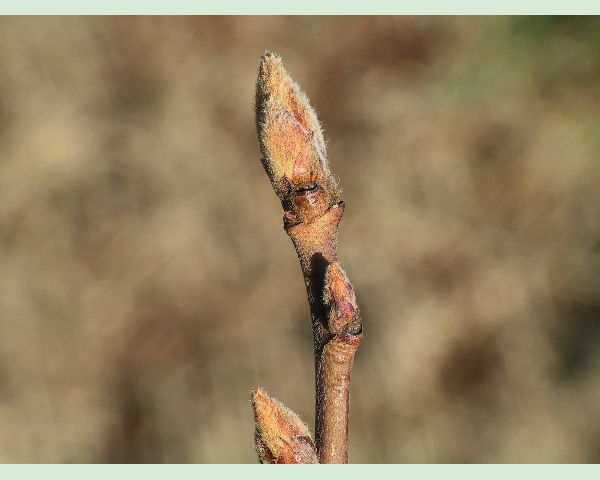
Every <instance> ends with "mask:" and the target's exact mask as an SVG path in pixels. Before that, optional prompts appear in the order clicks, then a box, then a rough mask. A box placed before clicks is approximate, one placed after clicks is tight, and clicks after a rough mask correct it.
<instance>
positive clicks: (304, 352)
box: [0, 17, 600, 462]
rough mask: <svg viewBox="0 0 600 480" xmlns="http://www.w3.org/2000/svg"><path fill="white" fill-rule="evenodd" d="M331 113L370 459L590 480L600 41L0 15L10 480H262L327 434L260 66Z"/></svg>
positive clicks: (431, 28)
mask: <svg viewBox="0 0 600 480" xmlns="http://www.w3.org/2000/svg"><path fill="white" fill-rule="evenodd" d="M265 49H270V50H274V51H277V52H279V53H280V54H281V55H282V56H283V58H284V62H285V64H286V66H287V68H288V70H289V71H290V73H291V74H292V76H293V77H294V78H295V79H296V80H297V81H298V82H299V83H300V84H301V85H302V87H303V89H304V90H305V91H306V92H307V93H308V95H309V96H310V98H311V100H312V102H313V104H314V105H315V106H316V108H317V110H318V112H319V115H320V118H321V120H322V121H323V123H324V126H325V134H326V137H327V138H328V139H329V146H328V151H329V156H330V159H331V163H332V168H333V171H334V172H335V173H336V175H338V176H339V178H340V181H341V184H342V187H343V189H344V199H345V201H346V204H347V209H346V214H345V217H344V220H343V222H342V225H341V230H340V249H341V252H340V255H341V260H342V264H343V265H344V268H345V269H346V270H347V272H348V273H349V275H350V278H351V279H352V281H353V283H354V285H355V287H356V290H357V294H358V300H359V303H360V305H361V307H362V310H363V317H364V322H365V333H366V341H365V343H364V345H363V346H362V347H361V349H360V351H359V353H358V356H357V360H356V363H355V370H354V376H353V389H352V418H351V427H350V428H351V441H350V460H351V462H598V461H600V195H599V190H600V162H599V161H598V156H599V154H600V114H599V108H598V105H600V81H599V79H600V75H599V74H600V22H599V21H598V19H597V18H593V17H591V18H568V17H557V18H535V17H529V18H506V17H503V18H500V17H498V18H477V17H473V18H433V17H427V18H425V17H423V18H357V17H354V18H350V17H346V18H343V17H340V18H336V17H321V18H310V17H296V18H280V17H268V18H267V17H265V18H252V17H239V18H236V17H229V18H160V17H155V18H150V17H149V18H3V19H1V20H0V426H1V427H0V461H3V462H255V461H256V456H255V453H254V450H253V446H252V440H253V423H252V412H251V408H250V405H249V394H250V389H251V388H252V387H254V386H256V385H262V386H263V387H265V388H266V389H267V390H268V391H269V392H270V393H271V394H273V395H275V396H276V397H278V398H280V399H281V400H282V401H283V402H285V403H286V404H287V405H289V406H290V407H291V408H292V409H294V410H295V411H297V412H298V413H299V414H300V415H301V416H302V417H303V418H304V419H305V420H306V421H307V422H308V423H309V425H311V428H312V423H313V383H312V382H313V365H312V336H311V332H310V326H309V320H308V308H307V304H306V299H305V291H304V286H303V282H302V277H301V274H300V270H299V267H298V261H297V259H296V256H295V253H294V251H293V248H292V245H291V242H290V241H289V239H288V238H287V236H286V235H285V233H284V231H283V229H282V220H281V209H280V205H279V203H278V201H277V199H276V197H275V195H274V194H273V192H272V191H271V189H270V186H269V183H268V181H267V178H266V176H265V174H264V172H263V171H262V167H261V164H260V162H259V153H258V145H257V140H256V134H255V126H254V124H253V118H254V114H253V105H252V102H253V93H254V81H255V76H256V73H257V69H258V62H259V57H260V55H261V53H262V52H263V51H264V50H265Z"/></svg>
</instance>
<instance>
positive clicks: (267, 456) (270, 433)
mask: <svg viewBox="0 0 600 480" xmlns="http://www.w3.org/2000/svg"><path fill="white" fill-rule="evenodd" d="M252 407H253V408H254V419H255V427H256V430H255V435H254V442H255V447H256V452H257V454H258V459H259V460H260V463H319V460H318V457H317V451H316V449H315V444H314V442H313V439H312V437H311V436H310V432H309V430H308V427H307V426H306V425H305V424H304V422H303V421H302V420H301V419H300V417H299V416H298V415H296V414H295V413H294V412H292V411H291V410H290V409H289V408H287V407H286V406H285V405H283V403H281V402H280V401H279V400H276V399H274V398H272V397H270V396H269V395H268V394H267V393H266V392H265V391H264V390H263V389H262V388H260V387H259V388H257V389H255V390H253V391H252Z"/></svg>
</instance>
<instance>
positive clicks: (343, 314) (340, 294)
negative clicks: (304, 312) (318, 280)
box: [323, 262, 360, 334]
mask: <svg viewBox="0 0 600 480" xmlns="http://www.w3.org/2000/svg"><path fill="white" fill-rule="evenodd" d="M324 283H325V284H324V287H323V302H324V303H325V305H328V306H329V307H330V308H331V313H330V315H329V330H330V332H331V333H333V334H338V333H340V332H341V331H342V329H343V328H344V326H346V325H349V327H348V328H349V331H350V332H354V331H358V330H359V326H360V311H359V309H358V305H357V303H356V294H355V293H354V288H352V284H351V283H350V280H349V279H348V276H347V275H346V272H344V270H342V267H340V264H339V263H338V262H333V263H330V264H329V265H328V266H327V270H326V271H325V282H324Z"/></svg>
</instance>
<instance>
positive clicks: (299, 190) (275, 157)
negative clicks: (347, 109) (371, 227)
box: [256, 52, 340, 223]
mask: <svg viewBox="0 0 600 480" xmlns="http://www.w3.org/2000/svg"><path fill="white" fill-rule="evenodd" d="M256 125H257V132H258V139H259V142H260V149H261V154H262V162H263V166H264V168H265V171H266V172H267V175H268V176H269V178H270V180H271V184H272V185H273V189H274V190H275V193H276V194H277V195H278V196H279V198H280V200H281V203H282V205H283V208H284V210H286V211H290V212H291V213H292V215H293V216H295V217H297V219H298V221H299V222H305V223H309V222H311V221H312V220H314V219H315V218H317V217H318V216H320V215H322V214H323V213H324V212H325V211H327V210H328V209H329V208H330V207H331V206H332V205H333V204H335V203H336V202H337V201H338V200H339V195H340V191H339V189H338V186H337V183H336V181H335V179H334V178H333V175H332V174H331V171H330V170H329V162H328V160H327V154H326V149H325V141H324V139H323V132H322V130H321V125H320V124H319V120H318V119H317V114H316V112H315V111H314V109H313V108H312V107H311V105H310V102H309V101H308V98H307V97H306V95H305V94H304V93H303V92H302V91H301V90H300V87H299V86H298V84H297V83H296V82H294V81H293V80H292V78H291V77H290V76H289V74H288V73H287V71H286V70H285V68H284V67H283V63H282V61H281V57H279V56H278V55H276V54H274V53H270V52H266V53H265V54H264V55H263V56H262V59H261V64H260V69H259V72H258V80H257V83H256Z"/></svg>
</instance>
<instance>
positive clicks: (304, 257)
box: [255, 52, 362, 463]
mask: <svg viewBox="0 0 600 480" xmlns="http://www.w3.org/2000/svg"><path fill="white" fill-rule="evenodd" d="M256 123H257V130H258V137H259V141H260V149H261V153H262V162H263V166H264V168H265V171H266V172H267V175H268V176H269V178H270V180H271V184H272V185H273V189H274V190H275V193H276V194H277V196H278V197H279V199H280V200H281V204H282V207H283V210H284V213H283V217H284V228H285V230H286V232H287V233H288V235H289V236H290V238H291V239H292V241H293V243H294V247H295V248H296V252H297V254H298V257H299V259H300V266H301V268H302V273H303V274H304V281H305V284H306V291H307V294H308V303H309V306H310V312H311V319H312V327H313V335H314V352H315V378H316V415H315V423H316V425H315V430H316V448H317V452H318V455H319V461H320V462H321V463H347V461H348V416H349V398H350V375H351V371H352V363H353V360H354V354H355V353H356V350H357V348H358V346H359V345H360V343H361V341H362V325H361V322H360V313H359V310H358V306H357V304H356V298H355V295H354V290H353V288H352V285H351V284H350V281H349V280H348V277H347V276H346V274H345V273H344V271H343V270H342V268H341V267H340V265H339V263H338V261H337V245H336V240H337V227H338V224H339V222H340V220H341V218H342V215H343V213H344V202H342V201H341V200H340V190H339V188H338V185H337V183H336V181H335V179H334V177H333V175H332V174H331V172H330V170H329V163H328V161H327V157H326V153H325V142H324V140H323V134H322V132H321V126H320V124H319V122H318V120H317V116H316V113H315V111H314V110H313V108H312V107H311V106H310V103H309V101H308V98H307V97H306V95H304V93H302V91H301V90H300V87H299V86H298V85H297V84H296V83H295V82H294V81H293V80H292V79H291V78H290V76H289V75H288V74H287V72H286V71H285V69H284V68H283V64H282V62H281V58H280V57H279V56H277V55H275V54H273V53H269V52H267V53H265V54H264V55H263V57H262V61H261V65H260V70H259V74H258V81H257V88H256ZM255 410H256V408H255ZM257 431H258V430H257Z"/></svg>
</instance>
